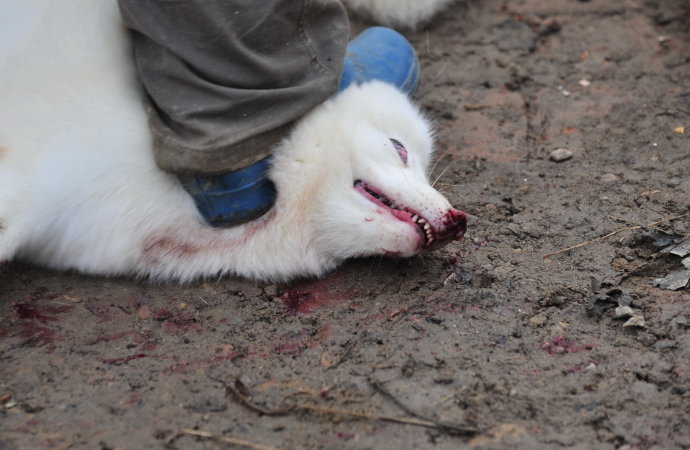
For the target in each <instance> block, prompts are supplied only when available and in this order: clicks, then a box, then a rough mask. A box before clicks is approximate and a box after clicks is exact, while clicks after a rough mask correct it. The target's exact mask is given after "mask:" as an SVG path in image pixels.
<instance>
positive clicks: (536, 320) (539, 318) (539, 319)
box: [529, 314, 546, 327]
mask: <svg viewBox="0 0 690 450" xmlns="http://www.w3.org/2000/svg"><path fill="white" fill-rule="evenodd" d="M529 323H530V324H531V325H534V326H535V327H540V326H542V325H544V324H545V323H546V316H545V315H544V314H537V315H536V316H533V317H530V319H529Z"/></svg>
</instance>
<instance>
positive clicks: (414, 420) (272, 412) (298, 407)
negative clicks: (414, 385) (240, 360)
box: [183, 377, 479, 436]
mask: <svg viewBox="0 0 690 450" xmlns="http://www.w3.org/2000/svg"><path fill="white" fill-rule="evenodd" d="M209 378H211V379H212V380H214V381H217V382H219V383H221V384H222V385H223V386H225V392H226V394H230V393H231V394H232V395H234V396H235V398H236V399H237V400H238V401H239V402H240V403H241V404H242V405H244V406H246V407H247V408H249V409H251V410H253V411H256V412H258V413H260V414H264V415H267V416H285V415H288V414H290V413H294V412H299V411H307V412H315V413H320V414H326V415H330V416H338V417H352V418H356V419H367V420H380V421H384V422H393V423H400V424H405V425H414V426H418V427H425V428H433V429H436V430H440V431H444V432H446V433H448V434H453V435H464V436H471V435H474V434H477V433H478V432H479V431H478V430H474V429H469V428H462V427H459V426H456V425H452V424H446V423H441V422H438V421H436V420H429V419H426V418H424V417H421V416H419V415H418V414H416V413H414V412H412V413H411V415H413V416H419V417H393V416H382V415H378V414H371V413H368V412H365V411H352V410H344V409H335V408H329V407H324V406H314V405H308V404H304V403H299V404H295V405H290V406H287V407H283V408H278V409H266V408H263V407H261V406H259V405H257V404H256V403H254V402H252V401H251V400H250V399H249V398H248V397H247V396H246V395H244V394H243V393H242V392H241V391H240V389H238V388H237V386H234V385H232V384H228V383H226V382H224V381H222V380H219V379H217V378H213V377H209ZM238 383H240V381H239V380H238V379H235V384H238ZM381 389H382V388H381ZM380 392H385V391H380ZM388 396H389V398H390V394H388ZM395 402H396V405H398V406H399V407H401V409H403V410H404V411H405V412H408V414H410V411H411V410H410V409H409V408H407V407H406V406H404V405H402V404H401V403H400V402H398V401H397V400H395ZM183 431H184V430H183ZM192 431H193V430H192Z"/></svg>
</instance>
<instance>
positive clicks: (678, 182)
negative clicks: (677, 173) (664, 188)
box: [668, 177, 683, 187]
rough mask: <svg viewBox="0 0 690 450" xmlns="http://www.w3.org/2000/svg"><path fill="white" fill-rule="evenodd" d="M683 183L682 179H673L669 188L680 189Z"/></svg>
mask: <svg viewBox="0 0 690 450" xmlns="http://www.w3.org/2000/svg"><path fill="white" fill-rule="evenodd" d="M682 182H683V180H681V179H680V178H675V177H674V178H671V179H670V180H668V187H678V186H680V184H681V183H682Z"/></svg>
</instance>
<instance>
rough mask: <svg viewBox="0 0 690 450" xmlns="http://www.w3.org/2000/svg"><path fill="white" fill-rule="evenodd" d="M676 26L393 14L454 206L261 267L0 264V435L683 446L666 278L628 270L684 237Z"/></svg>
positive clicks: (687, 206) (686, 142) (683, 292)
mask: <svg viewBox="0 0 690 450" xmlns="http://www.w3.org/2000/svg"><path fill="white" fill-rule="evenodd" d="M364 25H365V23H363V22H362V21H361V20H358V21H357V22H356V23H355V28H361V27H362V26H364ZM689 28H690V2H688V1H680V0H660V1H647V0H591V1H577V0H549V1H540V0H514V1H500V0H483V1H474V2H472V1H468V2H465V3H462V2H460V3H457V4H455V5H454V6H453V7H451V8H450V9H449V10H448V11H446V12H444V13H443V14H441V15H440V16H439V17H437V18H436V19H435V20H434V21H432V22H431V23H429V24H428V26H427V27H425V28H423V29H421V30H419V31H416V32H410V33H407V35H408V36H409V38H410V39H411V40H412V41H413V43H414V44H415V46H416V48H417V50H418V52H419V55H420V58H421V62H422V66H423V79H422V84H421V89H420V91H419V93H418V100H419V102H420V103H421V104H422V105H423V107H424V109H425V110H426V111H427V113H428V114H429V115H430V116H431V117H432V118H433V119H434V120H435V123H436V127H437V130H438V141H439V156H440V160H439V163H438V165H437V166H436V168H435V170H434V176H433V178H436V177H437V176H438V177H439V181H438V184H437V186H439V187H440V189H441V190H443V191H444V192H445V193H446V194H447V195H448V197H449V198H450V200H451V201H452V202H453V204H454V205H456V206H457V207H459V208H460V209H463V210H464V211H465V212H467V213H468V216H469V219H470V229H469V232H468V235H467V236H466V238H465V239H464V240H463V241H462V242H459V243H454V244H451V245H450V246H448V247H446V248H445V249H442V250H440V251H437V252H435V253H430V254H425V255H422V256H420V257H417V258H413V259H409V260H389V259H369V260H357V261H352V262H350V263H348V264H346V265H345V266H343V267H342V268H340V269H338V270H336V271H335V272H333V273H331V274H330V275H328V276H326V277H325V278H323V279H321V280H303V281H300V282H296V283H293V284H290V285H284V286H283V285H281V286H276V285H261V284H256V283H252V282H247V281H242V280H236V279H231V278H226V279H220V280H209V281H206V282H199V283H195V284H192V285H189V286H182V287H180V286H176V285H169V284H150V283H147V282H136V281H132V280H128V279H104V278H96V277H86V276H82V275H79V274H63V273H56V272H51V271H47V270H42V269H38V268H33V267H27V266H24V265H21V264H19V263H14V264H11V265H9V266H8V267H6V268H5V269H4V271H3V273H2V274H0V286H1V291H0V449H15V448H17V449H29V448H31V449H40V448H54V449H67V448H102V449H139V448H169V449H197V448H198V449H215V448H239V447H238V446H237V445H239V444H231V443H222V442H219V441H218V440H216V439H213V438H210V437H201V436H196V435H194V434H191V433H195V432H202V433H210V435H212V436H216V437H225V438H227V439H236V440H237V439H239V440H244V441H247V442H246V444H247V445H249V446H253V447H254V448H270V447H275V448H283V449H292V448H314V449H317V448H318V449H337V448H353V449H354V448H356V449H364V448H376V449H408V448H410V449H412V448H438V449H450V448H453V449H455V448H478V449H499V448H525V449H527V448H529V449H542V448H544V449H546V448H577V449H613V448H617V449H650V448H654V449H673V448H690V292H689V291H688V288H685V289H680V290H675V291H674V290H667V289H662V288H660V287H655V281H654V280H655V279H658V278H661V277H664V276H666V275H668V274H669V273H672V272H677V271H680V270H682V269H683V266H682V265H681V263H680V260H681V258H680V256H676V255H674V254H671V252H666V253H663V252H660V249H661V250H663V249H664V245H665V244H669V242H668V241H667V242H666V243H664V242H663V240H664V239H674V238H675V239H676V241H675V242H680V241H681V240H682V238H683V237H688V236H690V217H688V216H685V217H677V216H682V215H683V214H688V213H689V212H690V138H689V136H690V34H689ZM682 127H685V129H683V128H682ZM558 148H565V149H567V150H568V151H570V152H571V153H572V157H571V158H570V159H568V160H565V161H562V162H554V161H552V160H551V159H550V155H551V152H552V151H553V150H555V149H558ZM654 222H661V223H659V224H658V225H656V227H657V228H659V229H661V230H665V231H666V232H668V233H670V234H672V235H673V236H669V235H664V234H662V233H660V232H659V231H658V230H654V229H651V228H646V229H639V228H637V229H627V228H633V227H635V225H637V224H643V225H644V224H650V223H654ZM621 229H626V230H625V231H621V232H619V233H617V234H615V235H612V236H609V237H607V238H604V239H599V240H596V241H594V242H590V243H588V244H587V245H584V246H582V247H579V248H577V249H574V250H571V251H569V252H564V253H559V254H557V255H554V256H551V257H548V258H545V255H548V254H551V253H554V252H557V251H559V250H561V249H564V248H567V247H569V246H574V245H577V244H579V243H584V242H587V241H590V240H594V239H597V238H599V237H602V236H605V235H607V234H608V233H611V232H614V231H617V230H621ZM671 247H672V246H671ZM671 247H669V246H668V245H666V247H665V248H666V250H668V249H669V248H671ZM626 307H627V308H626ZM617 315H618V316H621V317H616V316H617ZM194 430H196V431H194Z"/></svg>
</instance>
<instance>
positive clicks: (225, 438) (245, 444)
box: [181, 429, 279, 450]
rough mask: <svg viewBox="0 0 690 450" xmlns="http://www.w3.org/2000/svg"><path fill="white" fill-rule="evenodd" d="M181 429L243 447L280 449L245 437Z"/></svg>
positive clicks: (188, 432)
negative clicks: (256, 442)
mask: <svg viewBox="0 0 690 450" xmlns="http://www.w3.org/2000/svg"><path fill="white" fill-rule="evenodd" d="M181 431H182V433H184V434H191V435H192V436H199V437H203V438H207V439H213V440H214V441H220V442H229V443H230V444H235V445H241V446H243V447H249V448H254V449H256V450H279V449H278V448H276V447H269V446H267V445H261V444H255V443H253V442H249V441H247V440H245V439H240V438H236V437H232V436H218V435H216V434H213V433H209V432H208V431H199V430H189V429H184V430H181Z"/></svg>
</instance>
